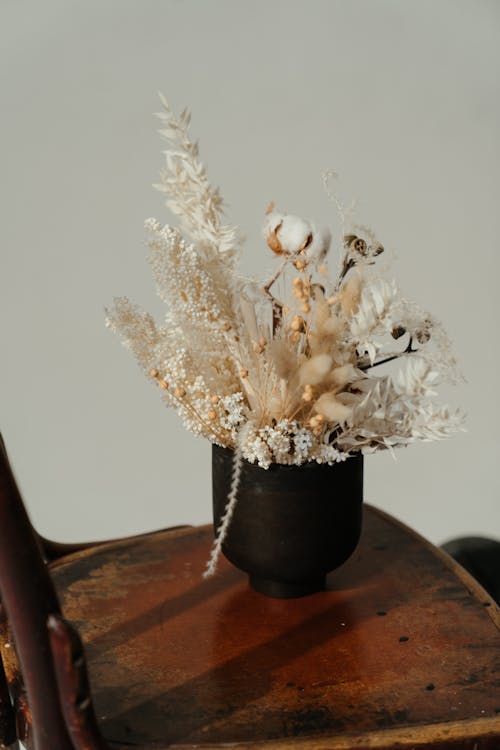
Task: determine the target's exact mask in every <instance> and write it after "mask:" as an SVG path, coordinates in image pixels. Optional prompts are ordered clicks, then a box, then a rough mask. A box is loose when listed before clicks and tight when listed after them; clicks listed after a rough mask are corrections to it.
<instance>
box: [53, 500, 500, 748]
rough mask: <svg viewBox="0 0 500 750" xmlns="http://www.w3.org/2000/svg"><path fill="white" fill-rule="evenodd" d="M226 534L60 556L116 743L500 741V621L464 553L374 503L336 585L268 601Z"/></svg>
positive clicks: (191, 532) (105, 725)
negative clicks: (222, 556)
mask: <svg viewBox="0 0 500 750" xmlns="http://www.w3.org/2000/svg"><path fill="white" fill-rule="evenodd" d="M211 539H212V531H211V528H210V527H201V528H200V527H198V528H193V529H184V530H178V531H173V532H162V533H158V534H156V535H153V536H147V537H140V538H138V539H135V540H132V541H130V540H129V541H122V542H116V543H111V544H107V545H104V546H102V547H100V548H98V549H96V550H86V551H83V552H80V553H77V554H75V555H72V556H71V557H70V558H67V559H66V560H65V561H64V560H63V561H61V562H57V563H54V564H53V565H52V568H51V569H52V575H53V579H54V581H55V584H56V588H57V590H58V593H59V596H60V599H61V602H62V609H63V613H64V615H65V617H66V618H68V619H69V620H70V621H71V622H72V623H73V624H74V625H76V627H77V628H78V630H79V632H80V634H81V635H82V638H83V641H84V643H85V645H86V653H87V660H88V665H89V672H90V679H91V684H92V692H93V696H94V703H95V707H96V712H97V716H98V720H99V724H100V727H101V729H102V731H103V734H104V736H105V737H106V739H107V740H108V742H109V744H110V747H111V748H117V747H120V748H122V747H123V748H124V749H125V748H131V747H140V748H167V747H170V746H172V745H174V746H177V745H183V746H188V747H192V746H195V747H198V746H201V747H203V748H209V747H219V746H222V745H223V743H230V744H231V743H240V746H241V745H243V746H245V747H246V746H247V744H248V745H250V743H252V744H251V747H252V748H253V750H258V748H271V747H272V748H297V749H298V748H311V750H312V749H313V748H314V749H315V750H341V749H344V750H347V748H348V749H349V750H354V749H355V748H368V747H370V748H396V747H398V748H407V749H408V750H410V748H415V749H416V748H423V747H426V748H427V747H428V748H431V747H432V748H436V749H437V748H452V747H453V748H461V749H463V750H488V749H489V750H498V748H500V688H499V686H500V664H499V661H500V659H499V646H500V639H499V634H498V624H499V614H498V610H497V608H496V606H495V604H494V603H493V601H492V600H491V599H490V598H489V597H488V596H487V595H486V594H485V592H484V591H483V590H482V589H481V588H480V587H479V586H478V585H477V584H475V582H474V581H473V579H471V578H470V577H469V576H468V575H467V574H466V573H465V572H463V571H462V569H461V568H458V566H454V565H453V563H452V562H451V560H450V559H449V558H447V557H446V556H445V555H444V554H442V553H440V552H439V551H438V550H436V549H435V548H433V547H432V546H431V545H429V544H428V543H426V542H424V540H422V539H421V538H420V537H418V536H416V535H415V534H413V533H412V532H410V531H409V530H408V529H406V528H405V527H403V526H401V525H400V524H398V523H397V522H395V521H394V520H393V519H391V518H389V517H387V516H385V515H384V514H382V513H380V512H379V511H376V510H374V509H372V508H366V510H365V521H364V530H363V535H362V541H361V543H360V546H359V548H358V550H357V551H356V552H355V553H354V555H353V557H352V558H351V559H350V560H349V561H348V562H347V563H346V564H345V565H344V566H342V567H341V568H340V569H339V570H337V571H335V572H334V573H332V574H331V575H330V577H329V579H328V580H329V586H328V591H327V592H323V593H318V594H314V595H312V596H309V597H305V598H303V599H297V600H276V599H270V598H266V597H264V596H262V595H260V594H258V593H256V592H254V591H252V590H251V589H250V588H249V587H248V584H247V581H246V578H245V576H244V575H243V574H242V573H240V572H239V571H237V570H236V569H234V568H232V567H231V566H230V565H229V564H228V563H226V562H225V561H222V563H221V565H220V571H219V573H217V574H216V576H215V577H214V578H213V579H211V580H203V579H202V578H201V573H202V571H203V568H204V565H205V562H206V560H207V556H208V552H209V548H210V544H211Z"/></svg>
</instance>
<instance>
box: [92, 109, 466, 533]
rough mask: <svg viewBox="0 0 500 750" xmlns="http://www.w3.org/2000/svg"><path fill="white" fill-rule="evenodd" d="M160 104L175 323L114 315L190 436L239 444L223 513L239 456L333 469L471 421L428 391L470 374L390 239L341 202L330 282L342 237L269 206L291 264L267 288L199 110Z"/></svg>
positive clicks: (165, 267)
mask: <svg viewBox="0 0 500 750" xmlns="http://www.w3.org/2000/svg"><path fill="white" fill-rule="evenodd" d="M162 104H163V111H162V112H161V113H160V114H159V118H160V119H161V124H162V128H161V130H160V133H161V135H162V136H164V137H165V138H166V139H167V141H168V142H169V147H168V149H167V151H166V152H165V159H166V161H165V167H164V169H163V170H162V172H161V182H160V184H159V185H157V186H156V187H157V188H158V189H159V190H161V191H162V192H164V193H165V194H166V197H167V200H166V203H167V206H168V207H169V208H170V209H171V211H172V212H173V213H174V214H176V215H177V216H178V217H180V223H181V230H182V231H183V232H184V233H185V235H187V236H188V237H189V239H190V241H189V242H188V241H186V240H185V239H184V237H183V234H182V233H181V231H180V230H178V229H176V228H173V227H172V226H169V225H165V226H163V225H161V224H160V223H159V222H158V221H156V220H155V219H148V220H147V221H146V230H147V232H148V234H149V241H148V244H149V248H150V254H149V260H150V263H151V266H152V269H153V274H154V277H155V280H156V284H157V289H158V294H159V296H160V297H161V298H162V300H163V301H164V302H165V304H166V306H167V312H166V317H165V320H164V321H163V323H162V324H161V325H157V324H156V323H155V321H154V320H153V318H152V317H151V316H150V315H149V314H147V313H145V312H143V311H141V310H140V309H138V308H137V307H136V306H135V305H133V304H132V303H130V302H129V300H128V299H127V298H125V297H121V298H117V299H115V301H114V306H113V307H112V308H111V309H110V310H108V311H107V324H108V325H109V326H110V327H111V328H112V329H113V330H114V331H116V332H118V333H119V334H120V335H121V337H122V340H123V343H124V344H125V345H126V346H127V347H128V348H130V349H131V350H132V352H133V353H134V355H135V357H136V359H137V361H138V363H139V365H140V366H141V368H142V369H143V370H144V372H145V373H146V375H147V376H148V377H149V378H150V379H151V380H152V381H153V382H154V383H155V384H156V385H157V386H158V387H159V389H160V391H161V393H162V398H163V400H164V401H165V403H166V404H167V405H168V406H172V407H174V408H175V409H176V410H177V411H178V413H179V415H180V416H181V418H182V420H183V422H184V425H185V427H186V428H187V429H188V430H190V431H192V432H193V433H194V434H196V435H201V436H203V437H206V438H208V439H209V440H210V441H211V442H213V443H216V444H218V445H221V446H225V447H228V448H232V449H234V450H235V456H236V460H235V467H234V468H235V481H234V482H233V490H234V491H232V492H231V496H232V497H230V498H229V499H230V501H231V500H232V503H231V502H230V503H229V504H228V513H227V514H226V521H227V523H228V522H229V518H230V515H231V508H232V507H234V502H235V498H236V494H237V476H238V472H239V467H240V465H241V460H242V459H246V460H247V461H250V462H257V463H258V464H259V465H260V466H261V467H263V468H267V467H269V466H270V465H271V464H272V463H278V464H295V465H301V464H303V463H304V462H309V461H316V462H319V463H329V464H333V463H335V462H338V461H344V460H345V459H347V458H348V457H349V456H351V455H354V454H355V453H357V452H359V451H361V452H362V453H371V452H374V451H377V450H381V449H390V450H392V449H393V448H394V447H396V446H401V445H407V444H409V443H412V442H414V441H416V440H435V439H440V438H445V437H447V436H448V435H450V434H451V433H452V432H454V431H455V430H456V429H458V428H459V427H460V425H461V423H462V415H461V414H460V413H459V412H450V411H449V410H448V409H447V408H446V407H442V406H439V405H437V404H436V403H435V401H434V400H433V398H432V397H433V396H434V395H435V391H434V388H435V386H436V385H437V384H438V383H439V381H443V380H445V379H447V380H451V381H454V380H456V379H457V377H458V376H457V373H456V364H455V360H454V358H453V356H452V354H451V353H450V346H449V341H448V338H447V336H446V334H445V332H444V331H443V329H442V327H441V325H440V324H439V323H438V322H437V321H436V320H435V319H434V318H433V317H432V316H431V315H430V314H429V313H427V312H425V311H423V310H421V309H420V308H419V307H418V306H417V305H415V304H413V303H410V302H408V301H406V300H405V299H403V298H402V296H401V295H400V293H399V292H398V289H397V286H396V284H395V282H394V281H392V280H387V279H385V278H384V277H383V275H381V274H379V273H377V271H376V268H374V266H375V265H376V259H377V258H378V256H379V255H380V254H381V253H382V252H383V251H384V248H383V246H382V245H381V244H380V243H379V242H378V241H377V240H376V238H375V236H374V235H373V233H372V232H371V231H369V230H368V229H366V228H364V227H358V226H356V225H354V226H353V227H352V229H350V230H349V231H347V230H346V228H345V227H346V217H345V212H344V211H343V209H342V206H341V205H340V204H339V202H338V201H337V208H338V209H339V212H340V214H341V220H342V240H341V243H340V244H341V254H340V263H339V270H338V272H337V273H336V274H335V275H334V276H333V278H332V277H331V276H330V275H329V272H328V268H327V264H326V262H327V255H328V252H329V250H330V245H331V235H330V233H329V232H328V231H326V230H322V229H319V228H317V227H316V226H315V225H314V224H313V223H311V222H310V221H306V220H304V219H302V218H299V217H297V216H292V215H289V214H286V213H282V212H280V211H278V210H276V209H275V208H274V205H273V204H271V205H270V206H269V208H268V210H267V212H266V217H265V227H264V234H265V239H266V241H267V245H268V246H269V248H270V249H271V250H272V252H273V253H274V254H276V256H277V257H278V258H279V266H278V268H277V270H276V272H275V273H274V275H272V277H271V278H270V279H269V280H267V281H265V282H258V281H255V280H253V279H249V278H241V277H240V276H239V275H238V273H237V268H236V263H237V258H238V250H239V247H240V245H241V240H240V238H239V234H238V231H237V229H236V228H235V227H233V226H230V225H229V224H227V223H225V221H224V215H223V201H222V198H221V195H220V193H219V190H218V189H217V188H214V187H212V186H211V185H210V183H209V181H208V177H207V172H206V169H205V167H204V166H203V164H202V163H201V161H200V159H199V153H198V146H197V144H196V143H194V142H193V141H192V140H191V139H190V136H189V133H188V128H189V123H190V116H189V114H188V113H187V112H186V111H184V112H183V113H182V114H181V115H180V116H179V117H178V118H177V117H175V116H174V114H173V113H172V111H171V110H170V108H169V106H168V103H167V101H166V100H165V99H164V98H163V97H162ZM389 362H396V363H397V364H399V365H400V366H399V368H398V371H397V372H396V373H394V372H393V371H392V370H393V369H394V367H393V366H392V367H391V366H389V368H384V367H381V366H382V365H386V364H388V363H389ZM379 368H380V369H379ZM387 369H389V370H390V372H388V371H387ZM227 523H226V526H227ZM221 536H223V533H222V534H219V540H220V537H221ZM219 546H220V545H219Z"/></svg>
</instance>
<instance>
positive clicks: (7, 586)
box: [0, 436, 105, 750]
mask: <svg viewBox="0 0 500 750" xmlns="http://www.w3.org/2000/svg"><path fill="white" fill-rule="evenodd" d="M46 557H47V554H46V550H44V548H43V544H42V540H41V537H39V536H38V534H37V533H36V532H35V530H34V529H33V526H32V525H31V523H30V520H29V518H28V514H27V512H26V509H25V507H24V504H23V501H22V498H21V494H20V492H19V488H18V486H17V483H16V480H15V478H14V474H13V472H12V468H11V466H10V463H9V460H8V457H7V452H6V449H5V444H4V442H3V440H2V439H1V436H0V602H1V613H0V615H2V614H3V618H2V617H0V620H2V621H3V626H2V625H1V624H0V627H1V628H2V632H0V635H1V636H3V640H4V649H3V654H4V659H3V660H0V745H1V744H3V745H5V746H8V745H10V744H11V743H13V742H14V741H15V739H16V736H17V739H20V740H22V741H23V742H25V743H26V744H27V746H28V747H30V748H34V750H54V748H57V750H79V748H80V747H81V748H88V749H89V750H102V749H103V748H104V747H105V745H104V743H103V742H102V739H101V738H100V735H99V732H98V730H97V725H96V722H95V716H94V714H93V709H92V703H91V700H90V693H89V687H88V679H87V673H86V665H85V658H84V654H83V647H82V644H81V641H80V639H79V636H78V634H77V633H76V631H75V629H74V628H73V627H72V626H71V625H70V624H69V623H66V622H65V621H64V620H63V618H62V616H61V611H60V606H59V601H58V598H57V595H56V591H55V588H54V585H53V583H52V580H51V577H50V574H49V570H48V567H47V565H46V562H45V559H46ZM6 639H8V640H9V641H10V639H12V640H13V643H10V642H7V643H5V640H6ZM5 646H8V647H9V649H8V651H7V648H5ZM7 653H8V659H7V658H5V656H6V654H7ZM4 667H5V669H4ZM9 693H10V694H9ZM68 727H69V728H68Z"/></svg>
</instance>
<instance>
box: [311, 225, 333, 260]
mask: <svg viewBox="0 0 500 750" xmlns="http://www.w3.org/2000/svg"><path fill="white" fill-rule="evenodd" d="M331 242H332V233H331V232H330V230H329V229H328V228H327V227H321V228H320V229H317V228H316V227H314V226H313V228H312V241H311V244H310V245H309V246H308V247H307V248H306V256H307V258H308V260H309V261H310V262H312V263H315V264H316V265H318V264H319V263H322V262H323V260H324V259H325V257H326V254H327V253H328V251H329V249H330V244H331Z"/></svg>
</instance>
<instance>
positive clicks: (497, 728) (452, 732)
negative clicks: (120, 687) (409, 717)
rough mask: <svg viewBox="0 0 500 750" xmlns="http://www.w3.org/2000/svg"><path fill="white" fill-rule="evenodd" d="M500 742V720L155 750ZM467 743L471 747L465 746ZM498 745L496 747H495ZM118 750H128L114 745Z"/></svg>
mask: <svg viewBox="0 0 500 750" xmlns="http://www.w3.org/2000/svg"><path fill="white" fill-rule="evenodd" d="M499 741H500V719H499V718H489V717H485V718H483V719H473V720H470V721H456V722H455V721H453V722H441V723H439V724H428V725H427V726H425V727H421V728H419V729H418V733H416V731H415V728H413V727H406V728H397V729H383V730H380V731H378V732H371V733H370V734H355V733H349V734H348V735H347V734H346V735H344V736H343V737H290V738H287V739H275V740H263V741H260V742H221V743H219V744H205V743H203V744H181V743H175V744H173V745H168V747H167V746H165V747H163V746H161V745H155V746H154V747H155V750H222V749H223V748H237V749H238V750H364V748H366V749H367V750H405V748H406V749H407V750H419V748H422V750H424V748H425V750H431V748H438V750H445V749H447V748H449V750H466V748H470V750H472V749H473V747H474V743H477V750H497V748H498V747H499ZM464 742H467V743H468V744H467V746H464V744H463V743H464ZM494 743H495V744H494ZM110 748H114V750H118V749H120V750H122V748H123V750H126V746H125V745H123V746H121V745H120V744H119V743H116V744H115V743H113V742H110Z"/></svg>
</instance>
